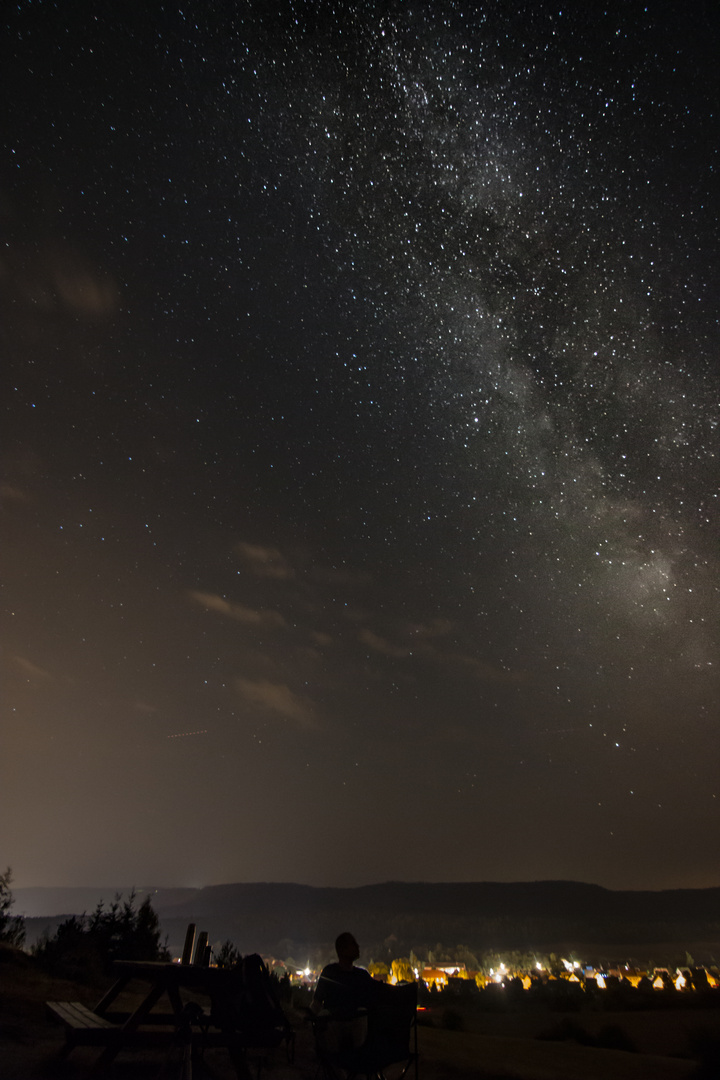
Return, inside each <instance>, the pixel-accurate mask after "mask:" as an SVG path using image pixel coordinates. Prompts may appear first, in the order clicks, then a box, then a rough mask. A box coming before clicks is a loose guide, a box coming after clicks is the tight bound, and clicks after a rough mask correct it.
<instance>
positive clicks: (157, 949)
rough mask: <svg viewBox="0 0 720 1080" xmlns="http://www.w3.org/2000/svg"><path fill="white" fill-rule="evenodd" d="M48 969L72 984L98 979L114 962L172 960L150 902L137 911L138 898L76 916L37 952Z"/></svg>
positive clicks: (44, 939)
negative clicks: (74, 980)
mask: <svg viewBox="0 0 720 1080" xmlns="http://www.w3.org/2000/svg"><path fill="white" fill-rule="evenodd" d="M33 953H34V955H35V956H36V957H37V959H38V960H39V962H40V963H41V964H42V965H43V967H45V968H47V969H48V970H49V971H51V972H53V973H55V974H62V975H65V976H66V977H68V978H76V979H77V978H83V977H89V978H91V979H92V978H94V977H96V976H98V975H101V974H104V973H106V972H107V971H108V970H109V969H110V967H111V966H112V963H113V961H115V960H169V959H170V954H169V953H168V951H167V949H166V948H165V946H164V945H161V944H160V924H159V922H158V917H157V915H156V914H155V912H154V910H153V907H152V904H151V903H150V897H149V896H148V897H146V898H145V900H143V902H142V904H141V905H140V907H139V908H136V906H135V893H134V892H132V893H131V894H130V896H129V898H128V899H127V900H125V901H124V902H122V900H121V897H120V896H119V895H118V896H116V898H115V900H114V902H113V903H112V904H111V905H110V907H109V908H107V910H106V909H105V906H104V905H103V903H102V901H101V902H100V903H99V904H98V906H97V907H96V908H95V911H94V912H93V913H92V915H72V916H71V917H70V918H69V919H66V920H65V922H63V923H60V925H59V926H58V928H57V930H56V931H55V934H54V936H53V937H49V936H48V935H47V934H45V935H43V937H42V938H41V939H40V940H39V941H38V943H37V945H35V947H34V949H33Z"/></svg>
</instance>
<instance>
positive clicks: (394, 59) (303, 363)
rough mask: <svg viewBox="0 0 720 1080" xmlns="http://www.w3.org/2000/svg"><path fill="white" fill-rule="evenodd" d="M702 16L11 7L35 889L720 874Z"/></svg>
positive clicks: (10, 627)
mask: <svg viewBox="0 0 720 1080" xmlns="http://www.w3.org/2000/svg"><path fill="white" fill-rule="evenodd" d="M719 22H720V15H719V12H718V8H717V6H716V5H715V4H712V3H702V2H699V0H698V2H692V0H690V2H689V3H684V4H680V3H661V2H654V3H648V4H647V5H644V4H638V3H634V2H632V0H627V2H623V3H608V4H606V5H604V6H603V5H595V4H592V5H587V6H586V5H579V4H572V5H568V7H567V9H566V8H565V6H564V5H562V4H559V3H558V4H555V5H547V6H545V5H543V4H540V3H526V4H523V3H519V4H517V5H516V4H515V3H512V4H507V5H503V4H499V3H492V4H491V3H487V4H483V3H469V2H468V3H455V2H452V0H440V2H438V3H430V2H428V0H417V2H415V0H406V2H395V3H388V2H380V0H378V2H374V3H373V2H369V0H368V2H363V3H360V2H358V3H349V2H348V3H343V2H341V0H338V2H337V3H336V4H330V3H322V2H320V3H309V2H302V0H294V2H290V0H279V2H276V3H263V2H255V0H246V2H238V3H230V2H228V0H225V2H223V0H214V2H198V0H195V2H189V3H187V4H183V5H180V6H178V5H175V4H172V3H167V4H159V3H147V4H140V3H132V2H130V0H128V2H126V3H106V4H97V3H87V2H83V0H79V2H76V3H57V4H52V3H44V2H41V0H35V2H31V0H20V2H18V3H17V4H13V5H7V6H6V7H5V8H4V13H3V17H2V46H1V51H2V56H1V57H0V69H1V70H2V79H3V82H4V86H5V90H4V93H3V102H4V108H3V117H4V119H3V131H2V140H1V155H0V158H1V166H0V225H1V232H2V239H1V241H0V244H1V246H0V349H1V354H0V386H1V392H0V408H1V410H2V419H1V420H0V447H1V454H2V466H3V476H2V487H1V489H0V493H1V499H2V502H1V506H2V537H1V544H0V577H1V583H2V605H1V608H2V645H3V652H2V685H3V691H2V698H3V705H2V712H3V717H2V724H1V727H0V863H2V866H0V869H4V867H5V865H7V864H10V866H11V867H12V868H13V871H14V878H15V884H16V885H17V886H27V885H50V884H54V885H73V884H94V885H118V886H127V885H131V884H133V883H135V884H137V885H145V884H154V885H171V884H177V885H204V884H215V883H220V882H230V881H296V882H305V883H309V884H315V885H341V886H349V885H358V884H365V883H371V882H378V881H384V880H389V879H394V880H415V881H417V880H430V881H462V880H489V881H492V880H495V881H498V880H502V881H514V880H517V881H523V880H534V879H543V878H569V879H575V880H582V881H588V882H596V883H598V884H601V885H606V886H608V887H611V888H664V887H673V888H677V887H685V886H698V887H699V886H710V885H719V884H720V877H719V876H718V861H717V855H718V852H719V851H720V775H719V769H718V765H719V763H720V735H719V728H718V701H719V699H720V694H719V690H720V686H719V681H720V680H719V676H720V667H719V662H720V660H719V656H718V645H719V639H720V621H719V616H720V595H719V592H718V585H719V582H720V576H719V571H720V552H719V549H718V534H719V532H720V528H719V525H720V513H719V511H720V506H719V500H718V478H719V476H720V470H719V468H718V448H719V446H720V443H719V440H718V422H719V420H720V404H719V403H720V364H719V363H718V340H719V337H720V335H719V334H718V322H717V312H718V296H719V295H720V281H719V280H718V259H717V254H718V228H717V224H718V217H717V209H718V205H717V186H716V184H717V178H716V169H717V156H718V146H720V130H719V125H718V123H717V113H716V110H717V101H718V89H719V87H718V63H717V57H718V55H719V54H720V35H719V34H718V28H719Z"/></svg>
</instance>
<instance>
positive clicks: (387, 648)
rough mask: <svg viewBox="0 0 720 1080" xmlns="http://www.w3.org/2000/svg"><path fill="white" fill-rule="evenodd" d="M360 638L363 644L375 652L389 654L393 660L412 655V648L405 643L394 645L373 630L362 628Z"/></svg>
mask: <svg viewBox="0 0 720 1080" xmlns="http://www.w3.org/2000/svg"><path fill="white" fill-rule="evenodd" d="M358 640H359V641H361V642H362V643H363V645H367V647H368V648H369V649H372V650H373V652H378V653H382V655H383V656H389V657H391V658H392V659H393V660H404V659H405V657H407V656H412V649H408V648H407V647H406V646H404V645H394V644H393V643H392V641H388V640H387V638H384V637H380V635H379V634H374V633H373V632H372V630H361V631H360V633H359V634H358Z"/></svg>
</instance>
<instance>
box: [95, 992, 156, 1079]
mask: <svg viewBox="0 0 720 1080" xmlns="http://www.w3.org/2000/svg"><path fill="white" fill-rule="evenodd" d="M118 981H120V980H118ZM116 985H117V984H116ZM113 989H114V987H113ZM166 990H167V987H166V986H165V984H164V983H161V984H159V985H158V986H153V988H152V989H151V991H150V993H149V994H148V996H147V997H146V998H145V1000H144V1001H143V1002H142V1004H141V1005H139V1006H138V1008H137V1009H136V1010H135V1012H134V1013H133V1014H132V1016H131V1017H129V1019H128V1020H126V1021H125V1023H124V1024H123V1026H122V1027H121V1028H120V1030H119V1031H118V1032H117V1034H116V1037H115V1038H114V1039H113V1041H112V1042H111V1043H108V1045H107V1046H106V1047H105V1049H104V1050H103V1052H102V1054H101V1055H100V1057H99V1058H98V1060H97V1061H96V1062H95V1065H94V1066H93V1068H92V1070H91V1072H90V1075H91V1076H102V1074H103V1073H104V1072H105V1071H106V1070H107V1067H108V1065H109V1064H110V1062H111V1061H112V1060H113V1058H115V1057H116V1056H117V1054H118V1052H119V1051H120V1050H122V1048H123V1042H124V1041H125V1040H124V1039H123V1036H124V1035H126V1034H127V1033H129V1032H131V1031H134V1030H135V1028H137V1027H139V1026H140V1024H141V1023H142V1022H143V1020H144V1019H145V1017H146V1016H147V1015H148V1013H149V1012H150V1010H151V1009H152V1007H153V1006H154V1005H156V1004H157V1002H158V1001H159V1000H160V998H161V997H162V996H163V994H164V993H165V991H166ZM105 997H107V994H106V995H105ZM103 1000H105V999H103Z"/></svg>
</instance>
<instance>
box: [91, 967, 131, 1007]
mask: <svg viewBox="0 0 720 1080" xmlns="http://www.w3.org/2000/svg"><path fill="white" fill-rule="evenodd" d="M131 978H132V976H131V975H121V976H120V978H119V979H117V980H116V981H115V982H114V983H113V984H112V986H111V987H110V989H109V990H108V992H107V993H106V994H105V995H104V996H103V997H101V998H100V1000H99V1001H98V1003H97V1005H96V1006H95V1008H94V1010H93V1012H96V1013H97V1014H98V1016H102V1015H103V1013H104V1012H105V1011H106V1009H107V1007H108V1005H112V1003H113V1001H114V1000H115V998H116V997H117V996H118V995H119V994H120V992H121V991H122V990H124V989H125V987H126V986H127V984H128V983H129V982H130V979H131Z"/></svg>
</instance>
